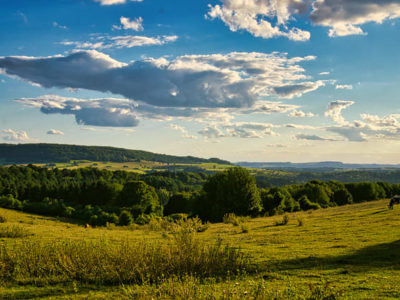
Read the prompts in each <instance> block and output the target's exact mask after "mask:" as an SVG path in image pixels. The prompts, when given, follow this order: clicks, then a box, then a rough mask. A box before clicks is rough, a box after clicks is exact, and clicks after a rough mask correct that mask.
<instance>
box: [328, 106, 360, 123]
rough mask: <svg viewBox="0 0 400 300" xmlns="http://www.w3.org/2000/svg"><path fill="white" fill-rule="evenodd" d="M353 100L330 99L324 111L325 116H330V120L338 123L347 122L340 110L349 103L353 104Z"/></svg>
mask: <svg viewBox="0 0 400 300" xmlns="http://www.w3.org/2000/svg"><path fill="white" fill-rule="evenodd" d="M353 104H354V102H353V101H346V100H336V101H332V102H331V103H329V105H328V109H327V110H326V112H325V116H326V117H331V118H332V120H333V121H334V122H336V123H338V124H340V125H346V124H348V122H347V121H345V120H344V118H343V116H342V110H343V109H346V108H348V107H349V106H350V105H353Z"/></svg>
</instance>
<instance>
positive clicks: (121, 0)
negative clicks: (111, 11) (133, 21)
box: [93, 0, 143, 5]
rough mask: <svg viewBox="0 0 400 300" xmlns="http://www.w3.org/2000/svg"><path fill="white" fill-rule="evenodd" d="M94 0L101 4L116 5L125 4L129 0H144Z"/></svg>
mask: <svg viewBox="0 0 400 300" xmlns="http://www.w3.org/2000/svg"><path fill="white" fill-rule="evenodd" d="M93 1H94V2H99V3H100V4H101V5H116V4H125V3H126V2H127V1H131V2H142V1H143V0H93Z"/></svg>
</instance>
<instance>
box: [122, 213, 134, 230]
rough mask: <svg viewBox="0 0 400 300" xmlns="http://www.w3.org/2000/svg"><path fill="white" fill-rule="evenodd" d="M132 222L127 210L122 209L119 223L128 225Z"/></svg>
mask: <svg viewBox="0 0 400 300" xmlns="http://www.w3.org/2000/svg"><path fill="white" fill-rule="evenodd" d="M132 223H133V217H132V215H131V213H130V212H129V211H126V210H123V211H121V214H120V215H119V225H121V226H128V225H131V224H132Z"/></svg>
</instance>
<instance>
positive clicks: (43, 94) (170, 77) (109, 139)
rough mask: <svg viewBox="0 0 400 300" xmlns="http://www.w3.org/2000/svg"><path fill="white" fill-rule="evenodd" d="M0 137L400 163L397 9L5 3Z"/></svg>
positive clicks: (113, 1)
mask: <svg viewBox="0 0 400 300" xmlns="http://www.w3.org/2000/svg"><path fill="white" fill-rule="evenodd" d="M0 37H1V38H0V141H1V142H2V143H39V142H40V143H63V144H80V145H106V146H114V147H123V148H129V149H141V150H147V151H152V152H156V153H165V154H171V155H184V156H186V155H192V156H199V157H206V158H208V157H218V158H222V159H226V160H229V161H232V162H238V161H264V162H267V161H270V162H272V161H275V162H278V161H285V162H287V161H290V162H315V161H342V162H347V163H400V106H399V105H398V102H399V101H400V51H399V49H400V1H399V0H196V1H187V0H174V1H165V0H58V1H48V0H36V1H31V0H3V1H1V2H0Z"/></svg>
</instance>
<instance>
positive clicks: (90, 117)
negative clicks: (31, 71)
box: [16, 95, 139, 134]
mask: <svg viewBox="0 0 400 300" xmlns="http://www.w3.org/2000/svg"><path fill="white" fill-rule="evenodd" d="M16 101H17V102H19V103H21V104H24V105H28V106H31V107H37V108H40V111H41V112H42V113H45V114H54V113H59V114H64V115H74V116H75V120H76V122H77V123H78V124H82V125H91V126H111V127H133V126H137V125H138V123H139V120H138V119H137V115H136V113H135V112H134V108H135V103H134V102H132V101H130V100H127V99H115V98H109V99H77V98H67V97H61V96H57V95H45V96H42V97H38V98H21V99H18V100H16ZM48 133H49V132H48ZM53 134H54V133H53Z"/></svg>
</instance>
